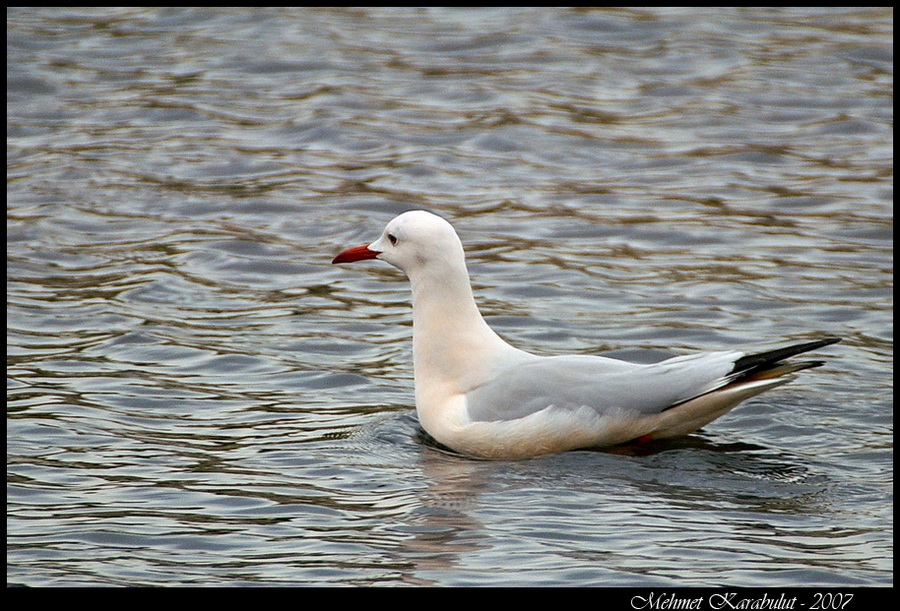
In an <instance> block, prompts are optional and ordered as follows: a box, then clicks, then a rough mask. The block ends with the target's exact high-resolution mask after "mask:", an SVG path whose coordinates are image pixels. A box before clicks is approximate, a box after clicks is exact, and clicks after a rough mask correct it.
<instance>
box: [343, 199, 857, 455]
mask: <svg viewBox="0 0 900 611" xmlns="http://www.w3.org/2000/svg"><path fill="white" fill-rule="evenodd" d="M375 258H378V259H382V260H384V261H386V262H387V263H390V264H391V265H394V266H395V267H397V268H399V269H400V270H402V271H403V272H404V273H405V274H406V275H407V277H408V278H409V280H410V284H411V286H412V309H413V366H414V374H415V387H416V390H415V394H416V411H417V413H418V417H419V422H420V424H421V425H422V427H423V428H424V429H425V431H426V432H428V434H430V435H431V436H432V437H434V439H435V440H437V441H438V442H440V443H441V444H443V445H445V446H447V447H449V448H451V449H452V450H455V451H457V452H460V453H462V454H466V455H470V456H478V457H484V458H524V457H528V456H537V455H541V454H549V453H555V452H563V451H567V450H573V449H578V448H589V447H602V446H612V445H617V444H622V443H626V442H630V441H635V440H640V441H647V440H652V439H664V438H674V437H681V436H684V435H688V434H690V433H692V432H694V431H696V430H698V429H699V428H701V427H703V426H705V425H706V424H708V423H709V422H711V421H713V420H715V419H716V418H718V417H720V416H722V415H723V414H725V413H727V412H728V411H729V410H731V409H732V408H733V407H734V406H736V405H737V404H738V403H740V402H741V401H744V400H745V399H747V398H749V397H752V396H754V395H757V394H759V393H761V392H764V391H766V390H769V389H771V388H774V387H776V386H779V385H781V384H784V383H786V382H788V381H790V380H792V379H793V378H794V375H793V374H794V373H795V372H797V371H800V370H802V369H808V368H811V367H817V366H819V365H821V364H822V362H821V361H800V362H793V363H785V362H783V361H784V360H785V359H787V358H789V357H791V356H794V355H796V354H800V353H802V352H806V351H809V350H814V349H816V348H820V347H823V346H826V345H829V344H833V343H835V342H837V341H840V340H839V339H838V338H833V337H829V338H825V339H821V340H816V341H812V342H806V343H803V344H797V345H794V346H789V347H787V348H781V349H778V350H773V351H769V352H764V353H760V354H752V355H746V354H745V353H743V352H738V351H721V352H706V353H700V354H692V355H686V356H676V357H673V358H670V359H667V360H665V361H662V362H659V363H652V364H639V363H630V362H627V361H623V360H619V359H613V358H608V357H602V356H587V355H572V356H537V355H534V354H530V353H528V352H525V351H523V350H519V349H518V348H514V347H513V346H510V345H509V344H508V343H506V342H505V341H504V340H503V339H502V338H501V337H500V336H499V335H497V334H496V333H495V332H494V331H493V329H491V328H490V327H489V326H488V324H487V322H486V321H485V320H484V318H483V317H482V316H481V313H480V312H479V310H478V306H477V304H476V303H475V298H474V295H473V294H472V288H471V283H470V281H469V275H468V271H467V269H466V264H465V254H464V251H463V246H462V243H461V242H460V240H459V237H458V236H457V234H456V231H455V230H454V229H453V227H452V226H451V225H450V224H449V223H448V222H447V221H445V220H444V219H442V218H440V217H438V216H436V215H434V214H431V213H429V212H425V211H421V210H416V211H411V212H406V213H404V214H401V215H400V216H398V217H396V218H395V219H393V220H392V221H391V222H390V223H388V225H387V227H386V228H385V230H384V232H383V233H382V235H381V237H380V238H379V239H378V240H376V241H375V242H372V243H371V244H368V245H364V246H358V247H355V248H351V249H348V250H346V251H344V252H342V253H340V254H339V255H338V256H337V257H335V259H334V261H333V262H334V263H349V262H353V261H359V260H364V259H375Z"/></svg>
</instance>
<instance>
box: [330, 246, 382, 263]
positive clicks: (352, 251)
mask: <svg viewBox="0 0 900 611" xmlns="http://www.w3.org/2000/svg"><path fill="white" fill-rule="evenodd" d="M380 254H381V253H380V252H378V251H377V250H369V245H368V244H364V245H363V246H354V247H353V248H348V249H347V250H345V251H344V252H342V253H341V254H339V255H338V256H336V257H335V258H334V260H333V261H332V263H353V262H354V261H364V260H366V259H374V258H375V257H377V256H378V255H380Z"/></svg>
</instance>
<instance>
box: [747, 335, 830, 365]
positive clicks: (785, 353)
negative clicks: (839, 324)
mask: <svg viewBox="0 0 900 611" xmlns="http://www.w3.org/2000/svg"><path fill="white" fill-rule="evenodd" d="M839 341H841V338H840V337H825V338H823V339H819V340H816V341H813V342H804V343H802V344H794V345H793V346H786V347H784V348H778V349H776V350H769V351H768V352H761V353H759V354H748V355H747V356H742V357H741V358H739V359H738V360H737V361H735V362H734V369H732V373H742V372H750V371H752V370H756V369H760V368H763V369H764V368H767V367H772V366H773V365H775V364H776V363H779V362H781V361H783V360H784V359H787V358H790V357H792V356H795V355H798V354H802V353H804V352H809V351H811V350H817V349H819V348H822V347H824V346H830V345H831V344H836V343H838V342H839ZM814 362H815V363H816V365H813V366H814V367H819V366H820V365H821V364H824V361H814Z"/></svg>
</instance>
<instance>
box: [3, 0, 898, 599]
mask: <svg viewBox="0 0 900 611" xmlns="http://www.w3.org/2000/svg"><path fill="white" fill-rule="evenodd" d="M410 208H428V209H430V210H433V211H435V212H437V213H439V214H442V215H443V216H445V217H446V218H448V219H450V220H451V221H452V222H453V223H454V224H455V225H456V227H457V229H458V231H459V233H460V235H461V237H462V239H463V242H464V243H465V245H466V247H467V251H468V257H469V264H470V271H471V274H472V276H473V281H474V284H475V289H476V297H477V298H478V300H479V303H480V304H481V306H482V309H483V312H484V313H485V315H486V316H487V317H488V319H489V321H490V323H491V324H492V325H493V326H494V327H495V328H496V329H497V330H498V331H499V332H500V333H501V334H502V335H503V336H504V337H506V338H507V339H508V340H509V341H510V342H511V343H513V344H515V345H517V346H520V347H522V348H525V349H528V350H531V351H534V352H538V353H542V354H561V353H583V354H590V353H597V352H605V351H613V352H614V353H619V354H624V353H630V354H636V355H639V354H642V353H644V351H659V350H670V351H675V352H689V351H695V350H711V349H720V348H735V347H738V348H768V347H772V346H774V345H778V344H779V343H782V342H783V341H801V340H806V339H810V338H814V337H818V336H820V335H823V334H828V335H840V336H842V337H844V338H845V340H844V342H843V343H841V344H838V345H837V346H833V347H830V348H828V349H827V350H826V351H823V352H822V354H821V356H822V357H823V358H826V359H827V360H828V366H827V367H823V368H820V369H817V370H815V371H811V372H806V373H805V374H804V375H803V376H802V378H801V379H799V380H797V381H796V382H794V383H792V384H791V385H789V386H786V387H783V388H782V389H779V390H778V391H776V392H773V393H769V394H767V395H763V396H761V397H758V398H755V399H753V400H751V401H748V402H747V403H745V404H744V405H743V406H741V407H739V408H738V409H736V410H735V411H734V412H732V413H731V414H730V415H728V416H727V417H725V418H723V419H721V420H719V421H717V422H715V423H713V424H712V425H710V426H708V427H707V428H706V429H705V430H704V431H703V432H701V433H700V434H697V435H694V436H692V437H690V438H688V439H686V440H683V441H678V442H673V443H669V444H665V445H662V446H658V447H654V448H651V449H650V450H648V451H646V452H641V453H637V452H633V451H632V452H626V451H620V450H617V451H605V452H598V451H582V452H571V453H567V454H562V455H558V456H549V457H543V458H537V459H532V460H524V461H499V462H492V461H474V460H468V459H465V458H461V457H457V456H452V455H448V454H445V453H442V452H440V451H438V450H436V449H434V448H433V447H430V446H429V445H427V444H426V443H424V442H423V439H422V436H421V434H420V431H419V429H418V425H417V422H416V419H415V413H414V411H413V391H412V388H413V380H412V364H411V354H410V335H411V327H410V312H409V304H408V298H409V294H408V286H407V284H406V282H405V280H404V279H403V278H402V277H401V276H400V275H399V273H398V272H396V271H395V270H393V269H392V268H390V267H388V266H387V265H384V264H378V263H377V262H371V263H361V264H357V265H356V266H349V267H343V266H342V267H338V266H331V265H330V264H329V262H330V260H331V257H332V256H333V255H334V254H336V253H337V252H338V251H340V250H342V249H343V248H345V247H348V246H352V245H356V244H361V243H364V242H367V241H370V240H373V239H375V237H377V235H378V234H379V233H380V231H381V229H382V227H383V226H384V224H385V223H386V222H387V221H388V220H389V219H390V218H392V217H393V216H394V215H395V214H396V213H399V212H401V211H403V210H406V209H410ZM892 273H893V11H892V10H891V9H814V8H804V9H770V10H769V9H767V10H760V9H717V10H716V11H715V13H712V12H710V11H708V10H706V9H676V10H672V9H648V10H639V11H638V10H578V9H552V10H551V9H528V8H525V9H491V10H436V9H428V10H416V9H386V8H371V9H297V10H285V9H267V10H218V9H158V10H156V9H154V10H137V9H110V8H103V9H95V10H88V9H39V8H33V9H11V10H9V11H8V12H7V582H8V583H14V584H25V585H32V586H40V585H148V584H173V585H174V584H229V585H249V584H262V585H279V584H282V585H331V584H342V585H369V584H386V585H406V584H411V585H636V586H671V585H733V586H738V585H746V586H767V587H776V586H787V585H892V584H893V376H892V368H893V275H892ZM628 351H631V352H628ZM635 351H637V352H635Z"/></svg>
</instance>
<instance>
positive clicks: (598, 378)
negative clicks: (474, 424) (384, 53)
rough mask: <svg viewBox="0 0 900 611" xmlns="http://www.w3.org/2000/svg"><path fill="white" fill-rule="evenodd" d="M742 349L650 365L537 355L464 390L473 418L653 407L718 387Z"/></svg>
mask: <svg viewBox="0 0 900 611" xmlns="http://www.w3.org/2000/svg"><path fill="white" fill-rule="evenodd" d="M742 356H744V353H742V352H707V353H701V354H692V355H687V356H678V357H675V358H671V359H668V360H665V361H662V362H659V363H653V364H649V365H644V364H637V363H629V362H627V361H620V360H617V359H611V358H606V357H600V356H555V357H539V358H536V359H534V360H530V361H528V362H526V363H520V364H517V365H515V366H513V367H510V368H508V369H506V370H504V371H501V372H499V374H498V375H497V376H495V377H494V378H493V379H491V380H490V381H489V382H486V383H485V384H482V385H481V386H478V387H476V388H474V389H473V390H471V391H469V392H468V393H466V405H467V407H468V411H469V417H470V418H472V420H475V421H489V422H490V421H498V420H515V419H518V418H523V417H525V416H528V415H529V414H532V413H535V412H538V411H541V410H543V409H545V408H547V407H549V406H551V405H552V406H555V407H557V408H573V409H574V408H579V407H584V406H588V407H592V408H594V409H595V410H597V411H598V412H600V413H603V412H605V411H606V410H611V409H626V410H634V411H637V412H641V413H647V414H651V413H658V412H661V411H663V410H665V409H666V408H668V407H671V406H673V405H676V404H678V403H681V402H684V401H687V400H689V399H692V398H694V397H697V396H699V395H702V394H705V393H708V392H710V391H712V390H715V389H716V388H720V387H722V386H724V385H726V384H728V382H729V381H730V380H731V376H730V375H729V374H731V373H732V372H733V371H734V367H735V361H737V360H738V359H739V358H740V357H742Z"/></svg>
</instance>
